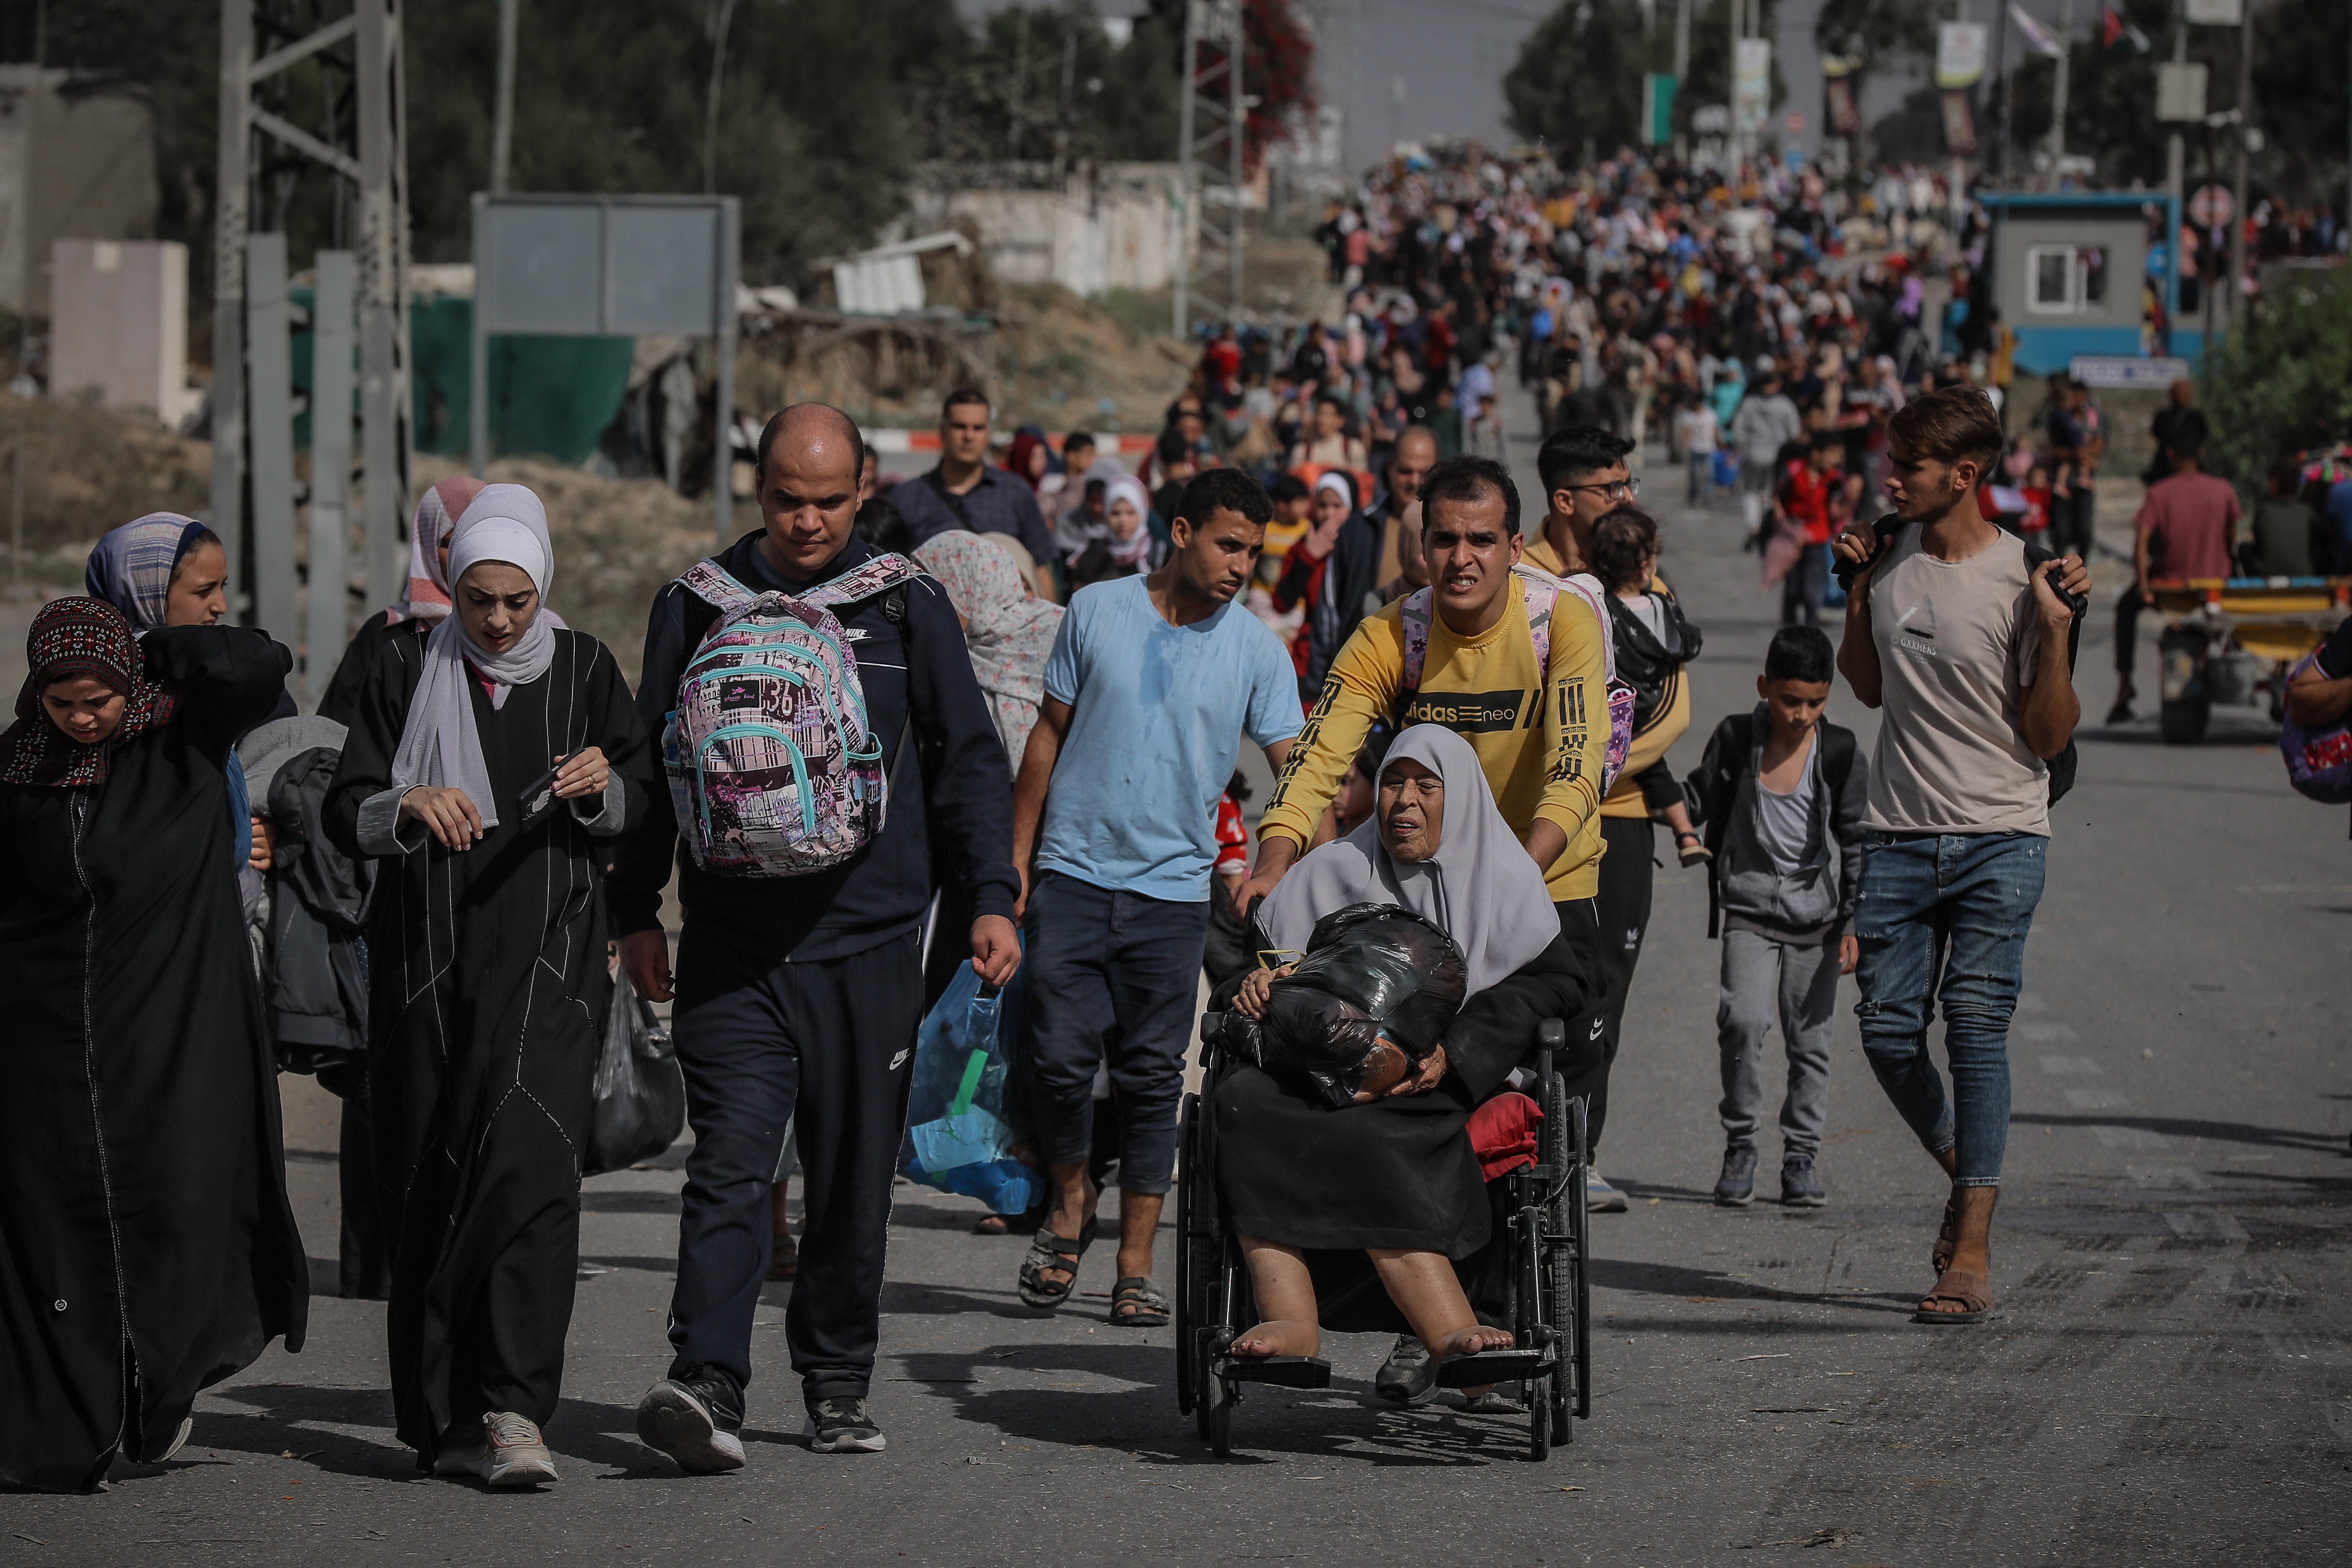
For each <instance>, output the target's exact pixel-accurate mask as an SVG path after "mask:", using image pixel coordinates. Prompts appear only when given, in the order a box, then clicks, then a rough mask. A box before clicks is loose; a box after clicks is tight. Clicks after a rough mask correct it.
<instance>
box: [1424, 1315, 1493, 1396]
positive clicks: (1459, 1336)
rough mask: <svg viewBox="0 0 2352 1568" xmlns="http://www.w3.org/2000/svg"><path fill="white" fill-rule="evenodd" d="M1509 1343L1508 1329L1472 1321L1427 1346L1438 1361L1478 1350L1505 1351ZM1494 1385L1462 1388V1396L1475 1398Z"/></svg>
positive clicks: (1487, 1392) (1491, 1388)
mask: <svg viewBox="0 0 2352 1568" xmlns="http://www.w3.org/2000/svg"><path fill="white" fill-rule="evenodd" d="M1511 1344H1512V1340H1511V1333H1510V1331H1509V1330H1508V1329H1490V1328H1487V1327H1486V1325H1485V1324H1483V1323H1473V1324H1471V1325H1470V1326H1469V1327H1468V1328H1466V1329H1456V1330H1454V1331H1453V1332H1452V1333H1450V1334H1447V1335H1445V1336H1444V1337H1443V1338H1441V1339H1440V1340H1439V1341H1438V1342H1436V1343H1435V1344H1433V1345H1432V1346H1430V1347H1429V1353H1430V1354H1431V1355H1433V1356H1434V1357H1435V1358H1436V1359H1438V1360H1439V1361H1450V1360H1452V1359H1453V1358H1454V1357H1455V1356H1458V1355H1475V1354H1477V1353H1478V1352H1480V1351H1507V1350H1509V1349H1510V1348H1511ZM1494 1387H1495V1385H1494V1384H1491V1383H1482V1384H1479V1385H1478V1386H1477V1387H1475V1388H1465V1389H1464V1390H1463V1391H1462V1396H1463V1397H1464V1398H1465V1399H1475V1398H1477V1397H1478V1396H1479V1395H1480V1394H1489V1393H1492V1392H1493V1391H1494Z"/></svg>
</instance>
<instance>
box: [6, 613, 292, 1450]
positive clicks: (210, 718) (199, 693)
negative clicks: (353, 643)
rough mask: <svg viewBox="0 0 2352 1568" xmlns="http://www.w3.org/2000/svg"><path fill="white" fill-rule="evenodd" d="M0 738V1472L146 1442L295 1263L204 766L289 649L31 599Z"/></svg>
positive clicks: (267, 1325) (268, 1315)
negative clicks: (36, 606)
mask: <svg viewBox="0 0 2352 1568" xmlns="http://www.w3.org/2000/svg"><path fill="white" fill-rule="evenodd" d="M26 663H27V664H28V665H29V666H30V667H31V673H30V674H29V675H28V676H27V677H26V681H25V686H24V689H23V691H22V692H21V693H20V694H19V696H18V697H17V700H16V724H15V725H14V726H13V727H11V728H10V729H9V730H8V731H7V733H6V734H5V736H0V996H5V997H6V998H7V1006H8V1018H9V1026H8V1030H7V1033H6V1036H5V1040H6V1044H5V1047H0V1063H5V1072H6V1081H7V1092H6V1093H5V1094H0V1365H5V1368H6V1376H5V1380H0V1387H5V1398H0V1485H5V1486H15V1487H39V1488H43V1489H50V1490H59V1491H64V1490H91V1489H95V1488H96V1487H97V1486H98V1485H99V1483H100V1481H101V1480H103V1479H105V1475H106V1470H107V1467H108V1465H109V1464H110V1462H111V1461H112V1460H113V1459H114V1458H115V1457H116V1456H117V1455H121V1456H123V1457H126V1458H131V1459H134V1460H143V1461H147V1462H151V1463H152V1462H156V1461H160V1460H163V1459H165V1458H170V1457H171V1456H172V1455H173V1454H174V1453H176V1452H177V1451H178V1450H179V1447H180V1446H181V1445H182V1444H183V1443H184V1442H186V1441H187V1438H188V1434H189V1430H190V1426H191V1421H190V1418H189V1415H188V1411H189V1408H190V1406H191V1405H194V1402H195V1397H196V1394H197V1392H198V1391H199V1390H201V1389H204V1388H207V1387H209V1386H211V1385H212V1384H215V1383H218V1382H220V1381H221V1380H222V1379H223V1378H225V1377H227V1376H229V1375H230V1374H232V1373H236V1372H238V1371H240V1370H242V1369H243V1368H245V1367H246V1366H247V1365H250V1364H251V1363H252V1362H253V1360H254V1358H255V1357H257V1356H258V1355H259V1354H260V1353H261V1351H262V1348H263V1346H265V1345H267V1344H268V1342H269V1341H270V1340H271V1339H273V1338H275V1337H277V1336H278V1335H280V1334H282V1335H284V1336H285V1338H286V1348H287V1349H289V1350H299V1348H300V1347H301V1342H302V1329H303V1321H304V1318H305V1315H306V1313H307V1311H308V1309H309V1304H310V1297H309V1289H308V1268H307V1265H306V1264H305V1262H304V1260H303V1255H302V1242H301V1238H300V1237H299V1236H298V1235H297V1234H296V1232H295V1228H294V1216H293V1215H292V1213H291V1212H290V1211H289V1209H288V1207H287V1204H286V1184H285V1170H284V1164H283V1160H282V1156H281V1154H280V1152H279V1150H280V1143H279V1132H278V1081H277V1079H278V1074H277V1068H276V1065H275V1063H274V1062H273V1061H272V1060H271V1057H270V1050H269V1044H268V1037H267V1035H266V1032H265V1031H264V1029H263V1026H262V1013H261V998H260V994H259V992H258V990H257V987H256V984H255V982H254V977H253V964H252V958H251V953H250V952H249V951H248V949H247V945H246V937H245V924H244V921H243V918H242V911H241V908H240V905H239V902H238V894H237V884H236V870H235V867H234V864H233V860H234V857H233V855H232V851H231V845H230V834H231V831H232V829H231V813H230V811H229V797H228V784H227V781H226V765H227V761H228V752H229V747H230V745H231V743H232V742H234V741H235V739H236V736H237V735H238V734H240V733H242V732H243V731H246V730H247V729H250V728H251V727H252V726H253V725H254V724H255V723H256V722H257V721H260V720H261V719H263V718H265V717H267V716H268V713H269V710H270V709H271V707H272V705H273V704H275V703H276V702H277V700H278V691H279V689H280V688H281V686H282V685H283V683H284V681H285V678H286V671H287V670H288V668H290V666H291V664H292V658H291V656H290V655H289V654H288V653H287V651H286V650H285V649H284V648H282V647H278V645H277V644H276V643H273V642H271V641H270V640H269V638H268V635H267V634H265V633H262V632H257V631H249V630H246V629H243V628H240V627H236V626H166V627H162V628H159V629H157V630H155V631H153V632H151V633H150V634H149V635H148V637H147V638H146V640H145V642H144V643H143V644H142V643H141V642H139V641H137V640H136V639H134V638H133V637H132V636H131V626H130V623H129V622H128V621H126V620H125V619H124V618H123V616H122V613H121V611H120V610H117V609H115V608H114V607H113V606H112V605H109V604H106V603H105V602H103V601H102V600H98V599H84V598H71V599H58V600H55V601H53V602H51V603H50V604H48V605H44V606H43V607H42V608H41V610H40V612H39V613H38V614H37V615H36V616H34V617H33V627H32V636H31V637H30V639H29V641H28V646H27V648H26Z"/></svg>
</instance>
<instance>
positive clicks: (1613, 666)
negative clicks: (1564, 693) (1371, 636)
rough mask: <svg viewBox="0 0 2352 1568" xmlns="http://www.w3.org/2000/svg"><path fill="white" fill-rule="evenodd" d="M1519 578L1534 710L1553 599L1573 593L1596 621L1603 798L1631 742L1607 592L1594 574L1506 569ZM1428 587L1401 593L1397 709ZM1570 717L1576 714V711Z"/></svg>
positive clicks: (1422, 655) (1420, 652) (1412, 665)
mask: <svg viewBox="0 0 2352 1568" xmlns="http://www.w3.org/2000/svg"><path fill="white" fill-rule="evenodd" d="M1511 573H1512V575H1514V576H1516V577H1517V578H1518V580H1519V590H1520V592H1521V594H1522V595H1525V597H1526V600H1527V606H1528V630H1529V631H1530V632H1532V633H1534V634H1535V639H1536V668H1538V669H1540V670H1542V671H1543V672H1544V688H1545V689H1544V691H1543V693H1542V694H1541V695H1539V696H1538V699H1537V704H1538V711H1540V709H1541V705H1542V702H1543V700H1544V699H1545V698H1546V697H1548V696H1549V688H1550V684H1551V680H1550V677H1551V613H1552V606H1553V605H1554V603H1555V602H1556V601H1557V600H1558V599H1559V595H1562V594H1574V595H1577V597H1579V598H1580V599H1582V600H1583V601H1584V605H1585V607H1586V608H1587V609H1589V610H1591V612H1592V616H1593V619H1595V620H1596V621H1598V622H1599V623H1600V624H1601V668H1603V669H1604V670H1605V671H1606V672H1607V679H1608V689H1609V742H1608V745H1607V747H1606V749H1605V750H1604V751H1603V752H1602V753H1601V795H1602V796H1603V797H1604V798H1605V797H1606V796H1607V795H1608V794H1609V792H1610V791H1611V790H1612V789H1614V788H1615V787H1616V785H1617V775H1618V774H1619V773H1622V771H1623V770H1624V767H1625V753H1626V752H1627V751H1628V750H1629V749H1630V748H1631V747H1632V746H1633V687H1631V686H1630V685H1628V684H1626V682H1625V681H1624V680H1623V679H1621V678H1620V677H1619V676H1618V674H1617V639H1616V638H1615V637H1612V636H1611V635H1610V626H1609V605H1608V599H1607V596H1606V595H1605V593H1604V591H1603V590H1602V588H1601V583H1600V580H1599V579H1598V578H1596V577H1591V576H1589V575H1586V574H1582V573H1579V574H1577V575H1575V576H1573V577H1555V576H1553V575H1552V574H1550V573H1549V572H1544V571H1540V570H1538V568H1536V567H1533V566H1528V565H1518V566H1514V567H1512V568H1511ZM1429 605H1430V592H1429V590H1428V589H1426V588H1416V589H1415V590H1413V592H1412V593H1411V594H1408V595H1405V599H1404V608H1403V611H1402V619H1403V623H1404V680H1403V683H1402V688H1401V689H1400V691H1399V696H1398V710H1399V712H1400V714H1402V710H1403V708H1404V703H1405V699H1406V698H1409V697H1410V696H1411V695H1412V693H1414V692H1416V691H1419V690H1420V689H1421V672H1422V667H1423V665H1424V664H1426V663H1427V662H1428V660H1429ZM1573 717H1577V718H1580V717H1581V715H1575V716H1573Z"/></svg>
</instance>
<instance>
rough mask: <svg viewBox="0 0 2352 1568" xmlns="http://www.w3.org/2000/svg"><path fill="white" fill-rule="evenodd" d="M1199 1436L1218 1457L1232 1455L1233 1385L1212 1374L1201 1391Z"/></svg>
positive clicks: (1224, 1457) (1231, 1456) (1222, 1457)
mask: <svg viewBox="0 0 2352 1568" xmlns="http://www.w3.org/2000/svg"><path fill="white" fill-rule="evenodd" d="M1201 1436H1202V1437H1203V1438H1204V1439H1206V1440H1207V1442H1208V1445H1209V1451H1210V1452H1211V1453H1213V1454H1214V1455H1216V1456H1217V1458H1220V1459H1230V1458H1233V1457H1234V1385H1233V1384H1230V1383H1227V1382H1226V1381H1225V1380H1224V1379H1223V1378H1222V1377H1217V1376H1214V1375H1212V1376H1211V1377H1210V1378H1209V1379H1208V1380H1207V1384H1206V1386H1205V1387H1204V1388H1202V1392H1201Z"/></svg>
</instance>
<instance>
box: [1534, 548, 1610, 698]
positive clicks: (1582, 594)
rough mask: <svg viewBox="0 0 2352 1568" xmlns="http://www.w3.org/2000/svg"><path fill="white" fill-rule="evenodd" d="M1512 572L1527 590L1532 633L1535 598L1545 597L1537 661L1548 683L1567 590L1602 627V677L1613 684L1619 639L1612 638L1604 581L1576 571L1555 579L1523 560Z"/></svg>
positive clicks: (1538, 636)
mask: <svg viewBox="0 0 2352 1568" xmlns="http://www.w3.org/2000/svg"><path fill="white" fill-rule="evenodd" d="M1511 571H1512V574H1514V575H1516V576H1517V578H1518V579H1519V581H1520V583H1521V584H1523V586H1524V588H1525V590H1526V593H1527V595H1528V627H1529V629H1531V630H1532V629H1533V628H1534V626H1535V625H1536V607H1537V598H1536V595H1537V593H1538V590H1540V591H1541V593H1542V595H1543V597H1542V601H1541V603H1542V607H1543V629H1542V631H1540V632H1538V633H1537V636H1536V658H1537V661H1538V663H1539V664H1541V665H1542V667H1543V672H1544V679H1545V680H1546V681H1549V679H1551V623H1552V618H1553V616H1555V615H1556V614H1557V613H1558V611H1559V595H1560V594H1561V593H1562V591H1566V592H1568V593H1571V594H1574V595H1576V596H1577V597H1578V598H1580V599H1581V600H1583V601H1584V607H1585V608H1586V609H1588V610H1591V612H1592V618H1593V620H1594V622H1595V623H1597V624H1598V625H1599V626H1600V627H1601V670H1602V677H1603V679H1605V680H1607V681H1608V682H1610V683H1612V684H1614V683H1615V681H1616V679H1617V639H1616V637H1614V636H1612V635H1611V631H1610V620H1609V594H1608V591H1607V590H1606V589H1604V588H1602V587H1601V579H1599V578H1598V577H1595V576H1593V575H1592V574H1591V573H1589V572H1577V573H1572V574H1570V575H1568V576H1566V577H1555V576H1553V575H1552V574H1550V573H1549V572H1546V571H1544V570H1543V569H1542V568H1541V567H1538V566H1530V565H1528V563H1526V562H1524V561H1522V562H1520V563H1518V564H1517V566H1514V567H1512V568H1511Z"/></svg>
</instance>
